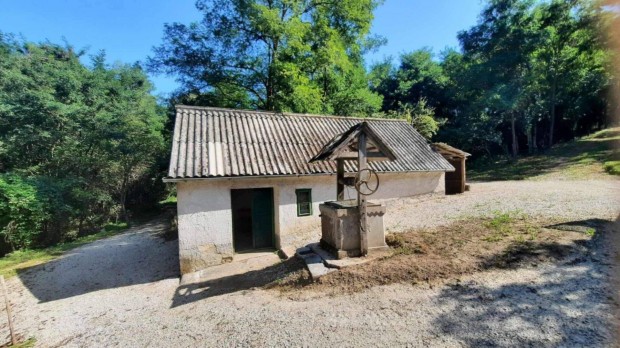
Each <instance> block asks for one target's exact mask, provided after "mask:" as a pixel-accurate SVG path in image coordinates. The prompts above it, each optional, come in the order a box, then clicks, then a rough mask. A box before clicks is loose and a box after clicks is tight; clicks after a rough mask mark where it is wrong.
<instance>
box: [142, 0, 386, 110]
mask: <svg viewBox="0 0 620 348" xmlns="http://www.w3.org/2000/svg"><path fill="white" fill-rule="evenodd" d="M377 5H378V3H377V1H375V0H361V1H360V0H345V1H319V0H233V1H228V0H200V1H198V2H197V4H196V6H197V8H198V10H199V11H201V12H202V13H203V18H202V20H201V21H200V22H198V23H191V24H189V25H185V24H180V23H173V24H167V25H166V26H165V29H164V43H163V44H162V45H161V46H159V47H156V48H155V50H154V55H153V56H152V57H149V59H148V67H149V69H150V70H151V71H153V72H156V73H166V74H169V75H174V76H176V77H177V79H178V80H179V81H180V82H181V84H182V91H181V94H191V95H195V96H200V95H219V96H222V97H223V98H221V99H220V98H202V97H196V99H193V100H195V101H199V102H205V103H208V104H209V105H212V106H220V105H221V103H223V104H225V105H233V106H234V105H247V102H248V101H249V104H250V106H251V107H253V108H259V109H265V110H278V111H295V112H324V113H337V114H359V113H364V114H370V113H372V112H373V111H375V110H376V109H377V104H379V103H378V102H377V100H379V99H380V97H379V96H378V95H374V94H372V93H370V92H369V91H368V85H367V79H366V76H365V71H364V65H363V58H362V56H363V53H364V52H365V51H366V50H368V49H371V48H373V47H375V46H376V45H377V44H378V43H381V41H380V40H377V39H376V38H373V37H371V36H369V31H370V25H371V21H372V19H373V14H372V13H373V10H374V8H375V7H376V6H377ZM351 101H355V104H352V103H350V102H351ZM360 103H361V105H360Z"/></svg>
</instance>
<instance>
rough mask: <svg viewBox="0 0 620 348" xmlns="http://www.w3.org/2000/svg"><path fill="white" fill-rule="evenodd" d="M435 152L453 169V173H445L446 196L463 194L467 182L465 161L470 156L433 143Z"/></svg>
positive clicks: (452, 148)
mask: <svg viewBox="0 0 620 348" xmlns="http://www.w3.org/2000/svg"><path fill="white" fill-rule="evenodd" d="M431 146H432V147H433V149H434V150H435V151H437V152H438V153H440V154H441V155H442V156H443V158H445V159H446V160H447V161H448V162H450V164H451V165H452V166H453V167H454V169H455V170H454V171H453V172H447V173H446V177H445V180H446V184H445V186H446V194H447V195H453V194H458V193H463V192H465V188H466V185H467V184H466V180H467V175H466V174H467V168H466V166H465V161H467V157H469V156H471V154H469V153H467V152H465V151H462V150H459V149H457V148H455V147H452V146H450V145H448V144H445V143H434V144H432V145H431Z"/></svg>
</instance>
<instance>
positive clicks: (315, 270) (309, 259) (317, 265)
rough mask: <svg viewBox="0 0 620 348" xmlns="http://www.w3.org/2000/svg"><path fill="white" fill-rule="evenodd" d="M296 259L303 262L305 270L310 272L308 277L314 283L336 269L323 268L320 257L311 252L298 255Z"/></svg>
mask: <svg viewBox="0 0 620 348" xmlns="http://www.w3.org/2000/svg"><path fill="white" fill-rule="evenodd" d="M298 257H299V258H301V259H303V260H304V262H305V263H306V268H307V269H308V271H309V272H310V276H311V277H312V280H314V281H316V280H317V279H319V278H321V277H322V276H324V275H326V274H328V273H330V272H333V271H336V269H334V268H327V267H325V264H324V263H323V259H322V258H321V256H319V255H317V254H315V253H313V252H306V253H302V254H298Z"/></svg>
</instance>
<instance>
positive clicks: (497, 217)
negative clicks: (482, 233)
mask: <svg viewBox="0 0 620 348" xmlns="http://www.w3.org/2000/svg"><path fill="white" fill-rule="evenodd" d="M493 214H494V215H493V217H492V218H491V220H489V221H487V222H485V226H486V227H487V228H490V229H491V230H493V233H492V234H490V235H489V236H488V237H486V238H484V239H483V240H484V241H486V242H498V241H500V240H502V239H503V238H504V237H507V236H509V235H510V234H512V226H511V225H512V223H513V222H514V221H515V216H514V214H511V213H502V212H499V211H496V212H494V213H493Z"/></svg>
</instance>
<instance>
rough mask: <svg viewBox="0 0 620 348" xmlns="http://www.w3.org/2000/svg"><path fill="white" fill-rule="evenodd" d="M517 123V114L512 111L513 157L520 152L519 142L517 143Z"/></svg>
mask: <svg viewBox="0 0 620 348" xmlns="http://www.w3.org/2000/svg"><path fill="white" fill-rule="evenodd" d="M515 124H516V120H515V114H514V113H511V114H510V127H511V133H512V157H513V158H517V155H518V154H519V144H518V143H517V131H516V129H515Z"/></svg>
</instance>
